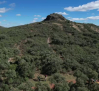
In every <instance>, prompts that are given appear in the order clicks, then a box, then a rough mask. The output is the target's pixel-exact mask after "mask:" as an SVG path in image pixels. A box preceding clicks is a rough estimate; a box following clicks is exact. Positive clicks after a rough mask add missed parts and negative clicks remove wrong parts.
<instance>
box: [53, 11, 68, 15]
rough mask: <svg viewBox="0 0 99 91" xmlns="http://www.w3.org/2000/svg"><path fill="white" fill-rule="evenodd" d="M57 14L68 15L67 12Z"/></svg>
mask: <svg viewBox="0 0 99 91" xmlns="http://www.w3.org/2000/svg"><path fill="white" fill-rule="evenodd" d="M55 13H57V14H61V15H68V14H67V13H66V12H55Z"/></svg>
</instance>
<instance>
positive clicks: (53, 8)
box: [0, 0, 99, 27]
mask: <svg viewBox="0 0 99 91" xmlns="http://www.w3.org/2000/svg"><path fill="white" fill-rule="evenodd" d="M52 13H58V14H61V15H63V16H64V17H65V18H66V19H68V20H71V21H75V22H80V23H93V24H96V25H99V0H0V26H4V27H13V26H19V25H24V24H29V23H34V22H40V21H42V20H44V19H45V18H46V16H47V15H49V14H52Z"/></svg>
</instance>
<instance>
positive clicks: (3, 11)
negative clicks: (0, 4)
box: [0, 8, 11, 13]
mask: <svg viewBox="0 0 99 91" xmlns="http://www.w3.org/2000/svg"><path fill="white" fill-rule="evenodd" d="M9 10H11V8H8V9H7V8H0V13H5V12H7V11H9Z"/></svg>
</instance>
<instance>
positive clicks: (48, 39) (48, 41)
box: [47, 37, 64, 60]
mask: <svg viewBox="0 0 99 91" xmlns="http://www.w3.org/2000/svg"><path fill="white" fill-rule="evenodd" d="M47 44H48V46H49V47H52V45H51V39H50V37H48V38H47ZM52 49H53V48H52ZM53 52H54V53H55V54H56V51H55V50H54V49H53ZM59 58H61V59H62V60H63V59H64V57H63V56H62V55H61V54H59Z"/></svg>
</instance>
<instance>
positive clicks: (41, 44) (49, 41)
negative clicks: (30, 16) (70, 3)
mask: <svg viewBox="0 0 99 91" xmlns="http://www.w3.org/2000/svg"><path fill="white" fill-rule="evenodd" d="M36 74H37V75H36ZM35 75H36V76H35ZM41 75H42V77H41V78H43V81H38V76H41ZM45 75H47V79H46V81H45V80H44V79H45V77H44V76H45ZM67 75H69V77H67ZM70 77H72V78H70ZM71 79H72V80H71ZM92 79H94V80H99V27H98V26H95V25H93V24H80V23H75V22H71V21H69V20H66V19H64V17H62V16H61V15H58V14H51V15H49V16H48V17H47V18H46V19H45V20H44V21H42V22H38V23H33V24H27V25H23V26H17V27H12V28H6V29H5V28H2V29H0V91H98V90H99V84H98V83H97V82H95V81H94V82H93V80H92ZM73 81H75V82H73ZM50 84H54V86H53V88H51V86H50Z"/></svg>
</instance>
